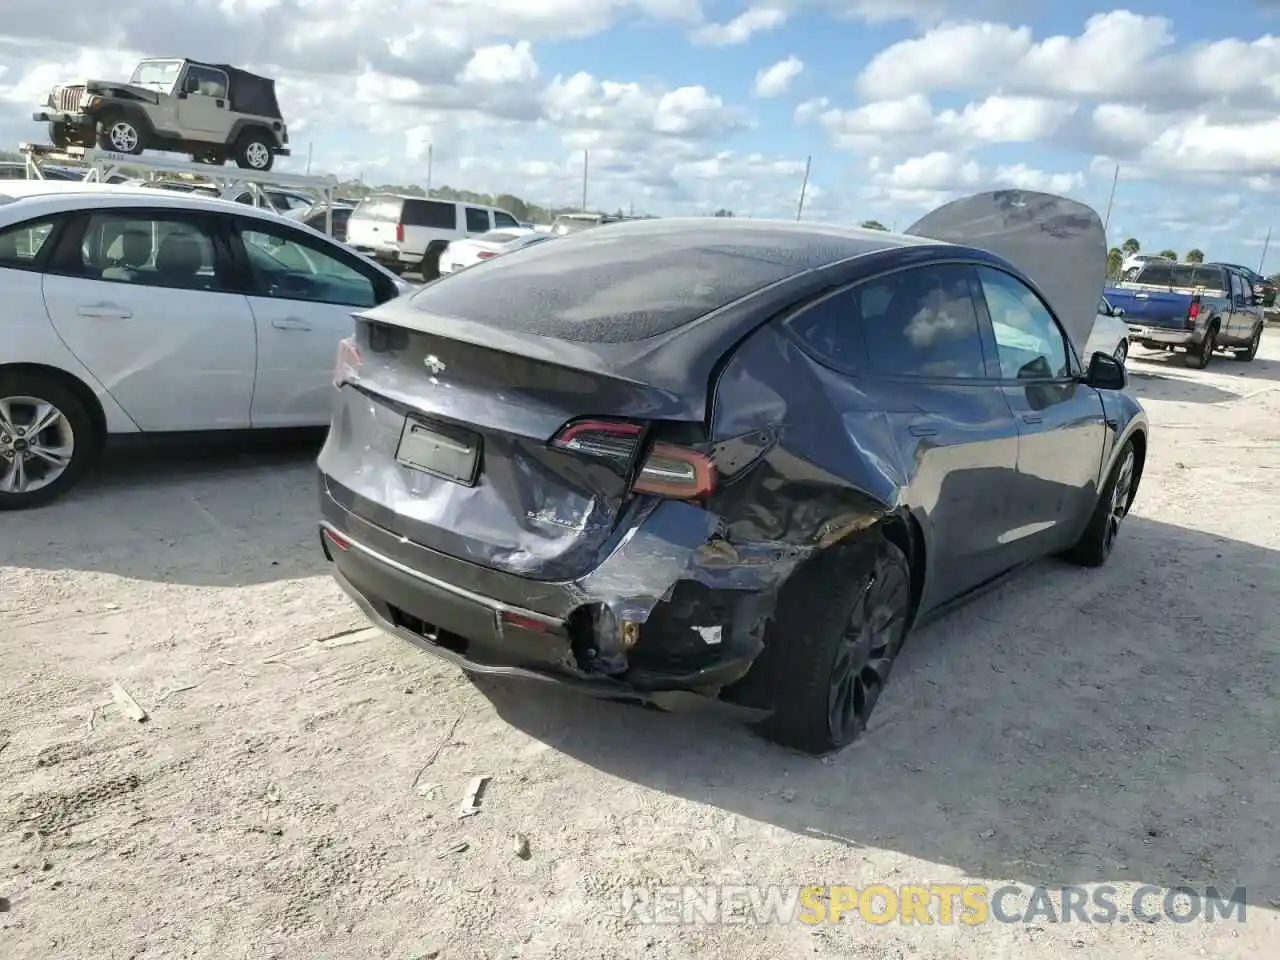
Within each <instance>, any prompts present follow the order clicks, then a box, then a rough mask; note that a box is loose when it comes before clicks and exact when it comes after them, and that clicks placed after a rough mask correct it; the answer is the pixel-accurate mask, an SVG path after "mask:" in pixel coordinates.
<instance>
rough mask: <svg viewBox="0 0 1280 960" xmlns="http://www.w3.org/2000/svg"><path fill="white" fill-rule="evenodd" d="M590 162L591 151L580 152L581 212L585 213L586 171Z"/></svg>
mask: <svg viewBox="0 0 1280 960" xmlns="http://www.w3.org/2000/svg"><path fill="white" fill-rule="evenodd" d="M590 162H591V151H589V150H583V151H582V212H583V213H586V212H587V170H588V166H589V164H590Z"/></svg>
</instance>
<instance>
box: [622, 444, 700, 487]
mask: <svg viewBox="0 0 1280 960" xmlns="http://www.w3.org/2000/svg"><path fill="white" fill-rule="evenodd" d="M715 488H716V467H715V464H714V463H712V462H711V458H710V457H708V456H707V455H706V454H705V453H699V452H698V451H697V450H690V449H688V448H687V447H677V446H675V445H674V444H670V443H655V444H654V445H653V449H652V450H650V451H649V455H648V456H647V457H645V459H644V465H643V466H642V467H641V468H640V473H639V475H638V476H637V477H636V482H635V483H634V484H633V485H632V487H631V489H632V490H634V491H635V492H636V493H652V494H654V495H655V496H659V497H674V498H676V499H679V500H697V499H698V498H700V497H705V496H707V495H708V494H710V493H711V492H712V491H714V490H715Z"/></svg>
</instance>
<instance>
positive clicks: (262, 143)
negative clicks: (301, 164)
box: [235, 130, 276, 173]
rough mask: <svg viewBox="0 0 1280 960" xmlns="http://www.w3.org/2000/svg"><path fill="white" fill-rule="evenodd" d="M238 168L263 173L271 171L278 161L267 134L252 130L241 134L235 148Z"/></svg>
mask: <svg viewBox="0 0 1280 960" xmlns="http://www.w3.org/2000/svg"><path fill="white" fill-rule="evenodd" d="M235 158H236V166H237V167H239V168H240V169H241V170H254V171H257V172H259V173H263V172H265V171H267V170H270V169H271V167H272V165H273V164H274V163H275V161H276V155H275V153H274V152H272V150H271V144H270V143H269V142H268V140H267V137H266V135H265V134H262V133H256V132H254V131H252V130H250V131H249V132H248V133H244V134H241V136H240V139H239V140H237V141H236V147H235Z"/></svg>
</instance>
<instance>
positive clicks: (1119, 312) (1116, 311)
mask: <svg viewBox="0 0 1280 960" xmlns="http://www.w3.org/2000/svg"><path fill="white" fill-rule="evenodd" d="M1111 315H1112V316H1113V317H1115V318H1116V319H1117V320H1123V319H1124V307H1112V308H1111Z"/></svg>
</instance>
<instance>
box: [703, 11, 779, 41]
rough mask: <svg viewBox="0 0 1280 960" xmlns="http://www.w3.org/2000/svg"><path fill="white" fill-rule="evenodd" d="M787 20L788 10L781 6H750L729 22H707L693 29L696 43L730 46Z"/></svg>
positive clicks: (776, 27) (774, 28)
mask: <svg viewBox="0 0 1280 960" xmlns="http://www.w3.org/2000/svg"><path fill="white" fill-rule="evenodd" d="M786 22H787V11H786V10H784V9H783V8H782V7H779V6H759V7H750V8H748V9H747V10H745V11H743V12H742V13H740V14H738V16H736V17H734V18H733V19H732V20H730V21H728V22H727V23H707V24H703V25H702V26H700V27H698V29H696V30H694V31H693V34H692V39H693V42H694V43H701V44H705V45H707V46H710V47H728V46H732V45H734V44H739V43H746V42H747V41H748V40H750V39H751V38H752V37H753V36H755V35H756V34H757V33H767V32H769V31H770V30H776V29H778V27H780V26H782V25H783V24H784V23H786Z"/></svg>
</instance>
